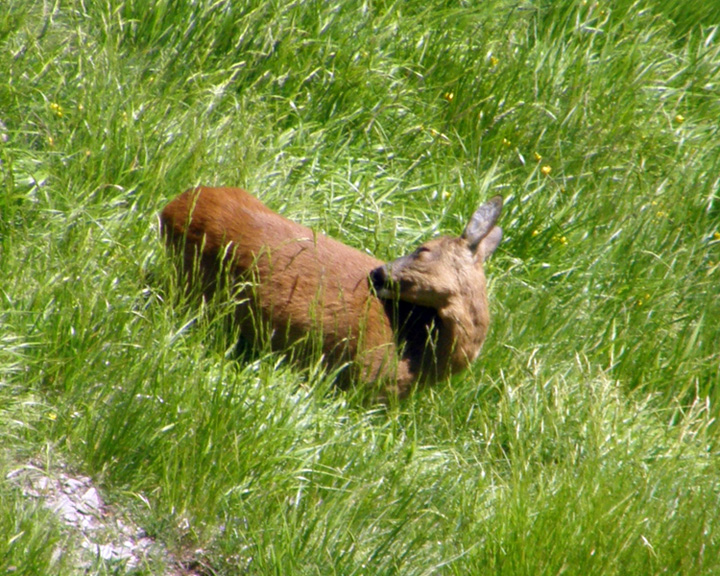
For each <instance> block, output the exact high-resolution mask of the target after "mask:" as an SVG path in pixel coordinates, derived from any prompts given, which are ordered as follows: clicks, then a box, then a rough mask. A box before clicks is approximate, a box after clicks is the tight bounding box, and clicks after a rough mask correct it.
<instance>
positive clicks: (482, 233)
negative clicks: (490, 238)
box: [460, 196, 503, 258]
mask: <svg viewBox="0 0 720 576" xmlns="http://www.w3.org/2000/svg"><path fill="white" fill-rule="evenodd" d="M502 205H503V200H502V197H500V196H495V197H494V198H491V199H490V200H488V201H487V202H486V203H485V204H483V205H482V206H480V208H478V209H477V210H476V211H475V214H473V215H472V218H470V222H468V225H467V226H466V227H465V231H464V232H463V233H462V236H460V237H461V238H463V239H465V240H467V243H468V245H469V246H470V250H472V251H473V252H476V251H477V248H478V246H479V245H480V242H481V241H482V240H483V238H485V237H486V236H487V235H488V234H490V233H491V231H492V230H493V226H495V222H497V219H498V217H499V216H500V211H501V210H502ZM497 230H498V231H499V235H498V238H497V243H496V244H495V245H494V247H493V248H492V250H490V251H489V252H488V253H487V256H490V254H492V252H493V250H495V248H497V244H498V243H499V242H500V239H501V238H502V231H501V230H500V229H499V228H497ZM487 256H485V258H487Z"/></svg>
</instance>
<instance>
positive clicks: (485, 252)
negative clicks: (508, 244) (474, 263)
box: [477, 226, 503, 262]
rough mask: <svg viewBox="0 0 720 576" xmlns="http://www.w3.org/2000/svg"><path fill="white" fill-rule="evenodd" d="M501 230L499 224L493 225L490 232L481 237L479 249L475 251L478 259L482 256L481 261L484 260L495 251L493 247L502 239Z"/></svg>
mask: <svg viewBox="0 0 720 576" xmlns="http://www.w3.org/2000/svg"><path fill="white" fill-rule="evenodd" d="M502 236H503V231H502V228H500V227H499V226H494V227H493V229H492V230H490V232H488V234H487V235H486V236H485V238H483V239H482V241H481V242H480V249H479V250H478V251H477V255H478V260H480V258H482V261H483V262H485V260H487V259H488V258H490V256H492V254H493V252H495V249H496V248H497V247H498V246H499V245H500V240H502Z"/></svg>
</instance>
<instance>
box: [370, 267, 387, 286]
mask: <svg viewBox="0 0 720 576" xmlns="http://www.w3.org/2000/svg"><path fill="white" fill-rule="evenodd" d="M387 280H388V274H387V268H385V266H378V267H377V268H375V270H373V271H372V272H370V281H371V282H372V284H373V287H374V288H375V290H381V289H382V288H384V287H385V284H386V283H387Z"/></svg>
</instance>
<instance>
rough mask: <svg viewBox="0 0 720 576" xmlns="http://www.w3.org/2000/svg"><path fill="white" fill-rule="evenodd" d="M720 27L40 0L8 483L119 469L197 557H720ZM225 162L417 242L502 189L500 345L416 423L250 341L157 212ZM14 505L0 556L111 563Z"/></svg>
mask: <svg viewBox="0 0 720 576" xmlns="http://www.w3.org/2000/svg"><path fill="white" fill-rule="evenodd" d="M719 24H720V13H719V12H718V10H717V8H715V7H714V4H713V3H710V2H701V1H700V0H696V1H694V2H683V3H679V2H676V1H674V0H657V1H650V0H646V1H644V0H639V1H635V2H628V1H620V0H618V1H617V2H599V3H598V2H590V1H588V2H584V1H582V0H561V1H558V2H521V1H517V0H489V1H486V2H480V3H471V2H460V3H456V2H430V3H428V2H360V1H352V0H351V1H347V2H339V1H338V2H320V1H308V2H276V1H270V2H251V1H243V2H224V1H220V2H210V1H205V0H199V1H197V2H171V1H169V0H158V1H156V2H147V1H144V0H127V1H125V2H121V1H116V0H107V1H104V2H83V1H80V0H67V1H64V2H59V3H47V2H39V1H34V0H33V1H27V0H7V1H6V2H4V3H3V4H2V5H1V6H0V70H3V71H4V72H3V79H2V81H0V121H1V122H2V124H0V278H1V280H0V302H1V304H0V438H1V439H2V452H1V454H2V456H1V457H0V471H2V472H3V474H4V475H6V474H7V473H8V472H9V471H10V470H13V469H15V468H16V467H17V466H20V465H22V464H23V463H26V462H29V461H33V462H40V461H41V462H43V465H44V466H46V467H47V468H48V469H49V470H52V469H53V467H55V466H59V465H60V464H63V465H67V466H70V467H71V468H73V469H75V470H78V471H81V472H82V473H85V474H90V475H92V476H93V477H94V479H95V480H96V481H97V482H98V483H99V484H100V485H101V486H102V487H103V489H104V490H105V492H106V497H107V498H108V499H109V500H110V501H116V502H117V503H118V506H120V505H121V506H122V507H123V508H124V509H126V511H127V513H129V514H132V515H134V516H135V517H136V518H137V519H138V521H139V522H140V523H141V524H142V525H143V527H144V528H145V530H147V531H148V532H149V533H150V534H151V535H152V536H154V537H155V538H156V539H157V540H158V541H160V542H163V543H164V544H165V545H166V546H167V547H168V549H169V550H170V551H171V552H172V553H173V554H174V557H175V558H177V559H179V561H181V562H183V563H184V564H185V566H186V567H187V568H188V569H193V570H196V571H197V572H198V573H207V574H214V573H217V574H241V573H247V574H269V573H282V574H294V573H297V574H398V573H400V574H423V575H424V574H487V573H495V574H513V575H515V574H558V573H569V574H575V573H577V574H580V573H582V574H603V575H605V574H655V573H661V572H668V573H682V574H714V573H718V572H720V562H719V561H718V558H720V535H719V532H718V529H719V526H718V520H717V514H716V511H717V509H718V505H719V504H720V502H718V495H719V494H720V471H719V470H718V463H719V461H718V443H717V433H718V432H717V426H716V424H715V419H716V418H717V417H718V408H717V407H718V405H719V402H720V393H719V392H718V384H719V383H720V360H719V353H720V331H719V330H718V319H719V318H720V289H719V287H718V286H719V281H720V211H719V208H718V206H719V205H720V204H719V201H720V200H719V199H718V186H719V185H720V180H719V177H718V175H719V174H720V136H719V135H718V123H717V119H718V117H720V44H719V43H718V38H719V36H718V29H717V26H718V25H719ZM198 183H204V184H210V185H212V184H223V185H239V186H243V187H246V188H248V189H249V190H251V191H253V192H254V193H256V194H257V195H258V196H259V197H261V198H262V199H263V201H265V202H266V203H267V204H268V205H270V206H271V207H272V208H274V209H276V210H278V211H280V212H282V213H283V214H284V215H286V216H288V217H290V218H293V219H296V220H298V221H301V222H303V223H305V224H307V225H309V226H311V227H313V228H315V229H317V230H319V231H323V232H325V233H327V234H329V235H332V236H334V237H337V238H339V239H341V240H343V241H344V242H345V243H347V244H349V245H352V246H355V247H357V248H360V249H364V250H368V251H370V252H372V253H374V254H376V255H377V256H379V257H381V258H387V259H389V258H392V257H395V256H397V255H400V254H402V253H403V252H405V251H406V250H409V249H410V248H411V247H413V246H414V245H416V243H417V242H418V241H419V240H420V239H422V238H427V237H429V236H431V235H434V234H439V233H454V234H456V233H458V232H459V231H460V230H462V227H463V225H464V223H465V221H466V219H467V218H468V217H469V216H470V214H471V213H472V211H473V209H474V208H475V207H476V206H477V205H478V204H479V203H481V202H482V201H483V200H484V199H486V198H487V197H489V196H491V195H494V194H498V193H499V194H502V195H503V196H504V198H505V209H504V213H503V216H502V220H501V224H502V226H503V228H504V229H505V236H506V240H505V241H504V243H503V244H502V245H501V247H500V249H499V250H498V252H497V253H496V254H495V255H494V256H493V259H492V260H491V262H490V263H489V266H488V273H489V275H490V277H491V283H490V291H491V309H492V312H493V326H492V330H491V333H490V336H489V338H488V341H487V343H486V345H485V348H484V350H483V353H482V354H481V357H480V359H479V360H478V361H477V363H476V364H475V365H474V366H473V368H472V369H471V370H469V371H468V372H467V373H466V374H463V375H460V376H457V377H455V378H454V379H453V380H452V382H442V383H440V384H438V386H436V387H434V388H432V389H424V390H419V391H418V392H417V393H416V394H414V395H413V396H412V397H411V398H410V399H409V400H408V401H406V402H404V403H403V404H401V405H400V406H397V407H393V408H389V409H385V408H369V407H367V406H363V405H361V404H359V403H358V402H355V401H354V399H353V398H352V396H350V395H347V394H343V393H337V392H335V391H333V387H332V378H331V376H329V375H327V374H325V373H324V371H323V368H322V366H321V365H320V364H317V365H311V366H310V367H309V368H300V367H297V366H295V365H293V364H291V363H289V362H287V361H286V360H285V359H284V358H283V357H282V356H279V355H276V354H270V353H267V352H263V351H261V352H259V353H257V354H255V355H250V356H248V357H245V356H242V357H241V358H240V359H238V355H237V353H236V350H235V346H234V343H235V341H234V334H233V333H232V332H228V331H227V329H226V323H225V322H224V319H223V317H222V316H223V315H222V314H220V315H218V314H210V313H208V311H207V309H205V308H203V307H200V306H198V305H197V304H193V303H191V302H187V301H185V300H184V298H183V296H182V295H181V294H180V291H179V290H178V288H177V286H176V285H175V280H174V278H175V276H174V265H173V263H172V261H170V259H169V256H168V254H166V252H165V250H164V248H163V246H162V242H161V240H160V238H159V234H158V226H157V214H158V212H159V211H160V209H161V208H162V207H163V206H164V205H165V204H166V203H167V202H168V201H169V200H170V199H171V198H172V197H173V196H175V195H176V194H178V193H180V192H181V191H182V190H184V189H185V188H187V187H190V186H192V185H195V184H198ZM0 502H2V507H1V508H0V526H2V527H4V528H3V529H2V530H0V533H2V534H3V535H4V536H3V537H2V538H0V570H1V571H8V570H11V569H12V570H13V571H14V573H24V574H46V573H67V574H73V573H79V572H81V571H82V569H81V568H79V567H77V564H76V563H75V562H74V561H73V560H72V558H73V556H72V554H74V553H75V552H79V549H78V546H79V545H78V544H77V542H76V541H75V540H73V539H72V538H71V537H70V536H68V531H67V528H63V527H62V525H61V523H60V522H59V521H57V520H56V519H55V518H53V516H52V515H50V514H49V513H47V511H45V510H43V509H42V507H41V506H40V505H39V504H38V503H36V502H33V501H31V500H30V499H28V498H27V497H26V496H23V494H22V491H21V489H20V488H18V487H17V486H13V485H12V483H10V482H8V483H7V484H6V485H3V486H1V487H0ZM43 541H48V542H49V544H48V545H47V546H46V547H43V546H42V544H41V543H42V542H43ZM55 547H59V549H61V550H64V552H65V553H64V555H63V554H61V555H58V554H53V553H52V550H53V549H54V548H55ZM80 552H81V551H80ZM97 565H98V566H100V567H99V568H97V569H96V568H93V569H92V570H95V571H97V572H98V573H106V572H107V573H110V572H113V573H114V572H117V571H119V572H122V571H123V568H122V566H113V565H111V564H106V565H103V564H102V562H99V563H98V564H97ZM156 570H157V566H156V565H155V564H152V565H150V564H148V565H147V566H144V567H139V568H137V569H136V570H135V572H137V573H155V572H156Z"/></svg>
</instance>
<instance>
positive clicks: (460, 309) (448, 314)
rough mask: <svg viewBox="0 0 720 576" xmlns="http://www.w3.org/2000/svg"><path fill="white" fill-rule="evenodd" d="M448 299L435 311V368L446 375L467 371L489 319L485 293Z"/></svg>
mask: <svg viewBox="0 0 720 576" xmlns="http://www.w3.org/2000/svg"><path fill="white" fill-rule="evenodd" d="M473 292H474V293H472V294H463V295H460V296H457V297H454V298H451V299H450V300H449V302H448V303H447V305H446V306H444V307H443V308H441V309H439V310H438V317H439V318H440V322H441V325H440V326H439V329H438V336H439V338H438V345H437V361H438V367H439V368H440V370H441V371H442V372H445V373H446V374H453V373H455V372H459V371H461V370H464V369H466V368H467V367H468V366H469V365H470V363H471V362H472V361H473V360H475V358H476V357H477V355H478V353H479V352H480V347H481V345H482V343H483V341H484V339H485V334H486V333H487V329H488V325H489V324H490V318H489V315H488V307H487V297H486V296H485V291H484V290H475V291H473Z"/></svg>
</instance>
